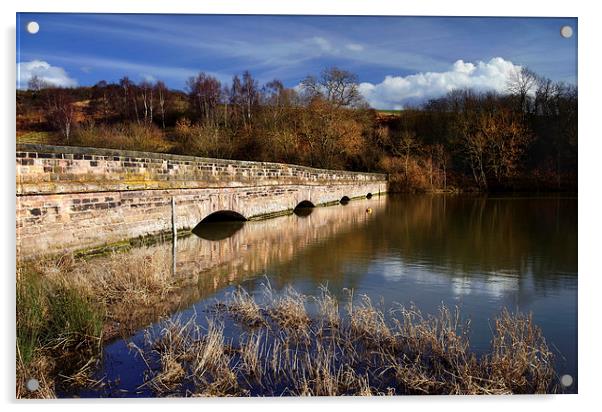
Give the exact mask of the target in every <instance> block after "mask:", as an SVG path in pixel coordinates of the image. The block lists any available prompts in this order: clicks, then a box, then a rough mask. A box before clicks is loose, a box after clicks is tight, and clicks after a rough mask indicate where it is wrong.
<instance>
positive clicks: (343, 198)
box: [339, 196, 351, 205]
mask: <svg viewBox="0 0 602 412" xmlns="http://www.w3.org/2000/svg"><path fill="white" fill-rule="evenodd" d="M350 200H351V199H349V196H343V197H342V198H341V200H339V203H340V204H342V205H346V204H347V203H349V201H350Z"/></svg>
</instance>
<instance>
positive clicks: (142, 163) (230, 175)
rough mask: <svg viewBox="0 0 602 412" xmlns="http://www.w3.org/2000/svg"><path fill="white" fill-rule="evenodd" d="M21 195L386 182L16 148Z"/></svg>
mask: <svg viewBox="0 0 602 412" xmlns="http://www.w3.org/2000/svg"><path fill="white" fill-rule="evenodd" d="M16 163H17V194H45V193H47V194H58V193H71V192H101V191H124V190H151V189H194V188H203V189H205V188H212V187H216V188H217V187H241V186H259V185H320V184H334V183H337V184H348V183H360V182H376V181H382V180H386V177H385V176H384V175H382V174H377V173H358V172H349V171H344V170H324V169H315V168H311V167H304V166H297V165H289V164H283V163H268V162H249V161H240V160H225V159H210V158H201V157H193V156H179V155H171V154H161V153H147V152H134V151H122V150H114V149H92V148H84V147H70V146H45V145H30V144H21V145H17V162H16Z"/></svg>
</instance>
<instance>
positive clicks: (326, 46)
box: [312, 37, 334, 52]
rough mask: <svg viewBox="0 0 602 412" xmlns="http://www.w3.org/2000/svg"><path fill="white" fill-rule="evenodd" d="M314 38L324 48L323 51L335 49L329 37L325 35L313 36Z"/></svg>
mask: <svg viewBox="0 0 602 412" xmlns="http://www.w3.org/2000/svg"><path fill="white" fill-rule="evenodd" d="M312 40H313V41H314V42H315V43H316V44H317V45H318V47H319V48H320V49H322V51H325V52H332V51H333V50H334V48H333V47H332V44H330V41H329V40H328V39H325V38H324V37H313V38H312Z"/></svg>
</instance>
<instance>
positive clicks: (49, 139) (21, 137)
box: [17, 132, 56, 144]
mask: <svg viewBox="0 0 602 412" xmlns="http://www.w3.org/2000/svg"><path fill="white" fill-rule="evenodd" d="M55 140H56V136H55V135H54V134H53V133H50V132H26V133H23V134H18V133H17V143H32V144H54V143H55Z"/></svg>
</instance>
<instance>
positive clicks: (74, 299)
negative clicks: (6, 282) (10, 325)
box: [16, 268, 104, 398]
mask: <svg viewBox="0 0 602 412" xmlns="http://www.w3.org/2000/svg"><path fill="white" fill-rule="evenodd" d="M16 291H17V308H16V309H17V318H16V321H17V388H16V389H17V397H41V398H50V397H54V391H55V386H54V379H53V377H54V376H55V375H57V373H59V372H58V369H57V368H58V366H59V365H60V364H61V363H62V360H64V359H66V358H67V357H70V356H71V355H74V356H73V358H70V362H65V364H66V365H65V367H64V368H61V372H62V373H63V374H64V375H65V376H66V377H67V378H68V379H72V380H73V379H74V378H73V376H78V377H80V378H81V377H83V376H84V375H86V371H88V370H89V365H90V363H91V360H93V359H94V358H95V356H96V355H97V354H98V352H99V348H100V340H101V339H100V337H101V334H102V327H103V321H104V313H103V310H102V308H101V307H100V306H99V305H97V304H96V303H95V301H94V299H93V298H92V297H91V296H90V295H88V294H86V293H85V292H82V291H80V290H78V289H77V288H75V287H73V286H71V285H68V284H63V283H55V282H52V281H51V280H50V279H48V278H46V277H44V276H42V275H41V274H40V273H38V272H36V271H33V270H30V269H28V268H19V269H18V271H17V285H16ZM57 353H58V354H60V355H59V356H57ZM31 378H34V379H36V380H37V381H38V382H39V383H40V388H39V389H38V390H36V391H28V390H27V389H26V382H27V380H29V379H31Z"/></svg>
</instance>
